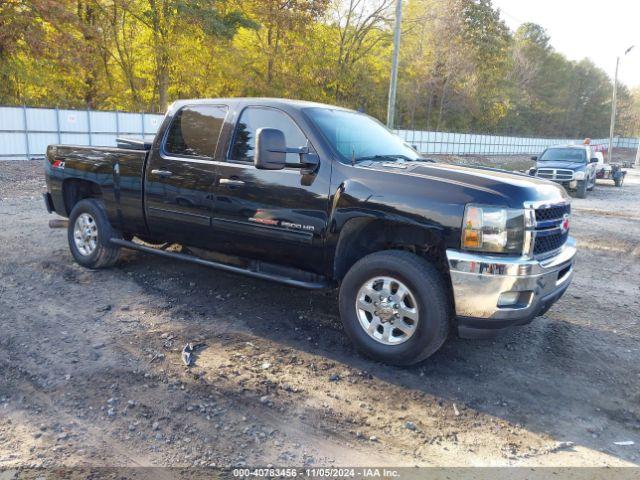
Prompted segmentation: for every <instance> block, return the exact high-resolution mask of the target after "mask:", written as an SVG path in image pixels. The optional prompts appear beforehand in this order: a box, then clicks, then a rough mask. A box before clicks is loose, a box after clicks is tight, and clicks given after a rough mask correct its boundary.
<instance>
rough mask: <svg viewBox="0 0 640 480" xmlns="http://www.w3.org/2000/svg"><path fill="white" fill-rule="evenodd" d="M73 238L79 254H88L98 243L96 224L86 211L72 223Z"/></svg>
mask: <svg viewBox="0 0 640 480" xmlns="http://www.w3.org/2000/svg"><path fill="white" fill-rule="evenodd" d="M73 240H74V242H75V244H76V248H77V249H78V251H79V252H80V254H82V255H84V256H89V255H91V254H92V253H93V251H94V250H95V249H96V246H97V245H98V226H97V225H96V221H95V220H94V218H93V217H92V216H91V215H89V214H88V213H82V214H80V215H79V216H78V218H76V223H75V224H74V225H73Z"/></svg>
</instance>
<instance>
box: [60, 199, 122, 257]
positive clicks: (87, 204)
mask: <svg viewBox="0 0 640 480" xmlns="http://www.w3.org/2000/svg"><path fill="white" fill-rule="evenodd" d="M82 214H88V215H89V216H90V218H91V219H93V221H94V222H95V226H96V228H97V241H96V244H95V248H94V249H93V250H92V251H91V252H90V253H83V252H81V251H80V249H79V247H78V245H77V244H76V241H75V238H74V232H75V227H76V220H77V219H78V217H80V216H81V215H82ZM112 238H121V234H120V232H118V231H117V230H115V229H114V228H113V227H112V226H111V224H110V223H109V220H108V219H107V214H106V212H105V211H104V207H103V206H102V204H101V203H100V202H99V201H98V200H95V199H85V200H80V201H79V202H78V203H76V205H75V206H74V207H73V210H72V211H71V215H69V227H68V229H67V239H68V241H69V249H70V250H71V254H72V255H73V258H74V259H75V261H76V262H78V263H79V264H80V265H82V266H83V267H87V268H91V269H98V268H106V267H110V266H112V265H114V264H115V263H116V262H117V261H118V255H119V253H120V247H118V246H116V245H113V244H112V243H111V242H110V240H111V239H112Z"/></svg>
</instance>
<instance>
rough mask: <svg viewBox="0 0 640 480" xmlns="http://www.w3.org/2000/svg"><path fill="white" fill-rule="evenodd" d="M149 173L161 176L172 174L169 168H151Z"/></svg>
mask: <svg viewBox="0 0 640 480" xmlns="http://www.w3.org/2000/svg"><path fill="white" fill-rule="evenodd" d="M151 173H152V174H154V175H158V176H159V177H163V178H166V177H170V176H171V175H173V172H170V171H169V170H151Z"/></svg>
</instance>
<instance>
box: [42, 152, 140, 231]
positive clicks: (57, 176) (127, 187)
mask: <svg viewBox="0 0 640 480" xmlns="http://www.w3.org/2000/svg"><path fill="white" fill-rule="evenodd" d="M131 146H132V147H133V148H117V147H87V146H81V145H51V146H50V147H49V148H48V150H47V160H46V162H45V172H46V180H47V185H48V187H49V192H50V193H51V197H52V202H53V205H54V208H55V211H56V213H58V214H59V215H62V216H65V217H68V216H69V214H70V213H71V212H70V210H71V208H70V205H69V203H70V202H69V201H68V198H69V195H70V194H71V192H72V191H73V189H77V188H84V186H83V185H87V186H88V185H90V184H93V185H94V186H91V188H93V189H94V190H95V192H96V195H99V196H101V197H102V198H103V199H104V204H105V207H106V208H107V215H108V217H109V221H110V222H111V224H112V225H113V226H114V227H116V228H118V229H119V230H121V231H125V232H126V231H133V232H140V231H145V230H146V225H145V215H144V209H143V194H144V192H143V177H144V164H145V161H146V158H147V153H148V150H147V149H146V147H147V145H146V144H145V145H144V147H143V148H140V147H139V146H138V145H131ZM96 186H97V187H96Z"/></svg>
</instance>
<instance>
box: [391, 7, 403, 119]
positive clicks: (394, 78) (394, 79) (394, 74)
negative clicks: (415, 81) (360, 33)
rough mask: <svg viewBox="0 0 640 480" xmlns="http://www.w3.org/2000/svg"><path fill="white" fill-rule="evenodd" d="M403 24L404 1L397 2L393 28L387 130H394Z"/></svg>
mask: <svg viewBox="0 0 640 480" xmlns="http://www.w3.org/2000/svg"><path fill="white" fill-rule="evenodd" d="M401 24H402V0H396V21H395V25H394V27H393V60H392V61H391V80H390V81H389V103H388V104H387V128H391V129H392V128H393V127H394V124H395V116H396V88H397V83H398V56H399V54H400V26H401Z"/></svg>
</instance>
